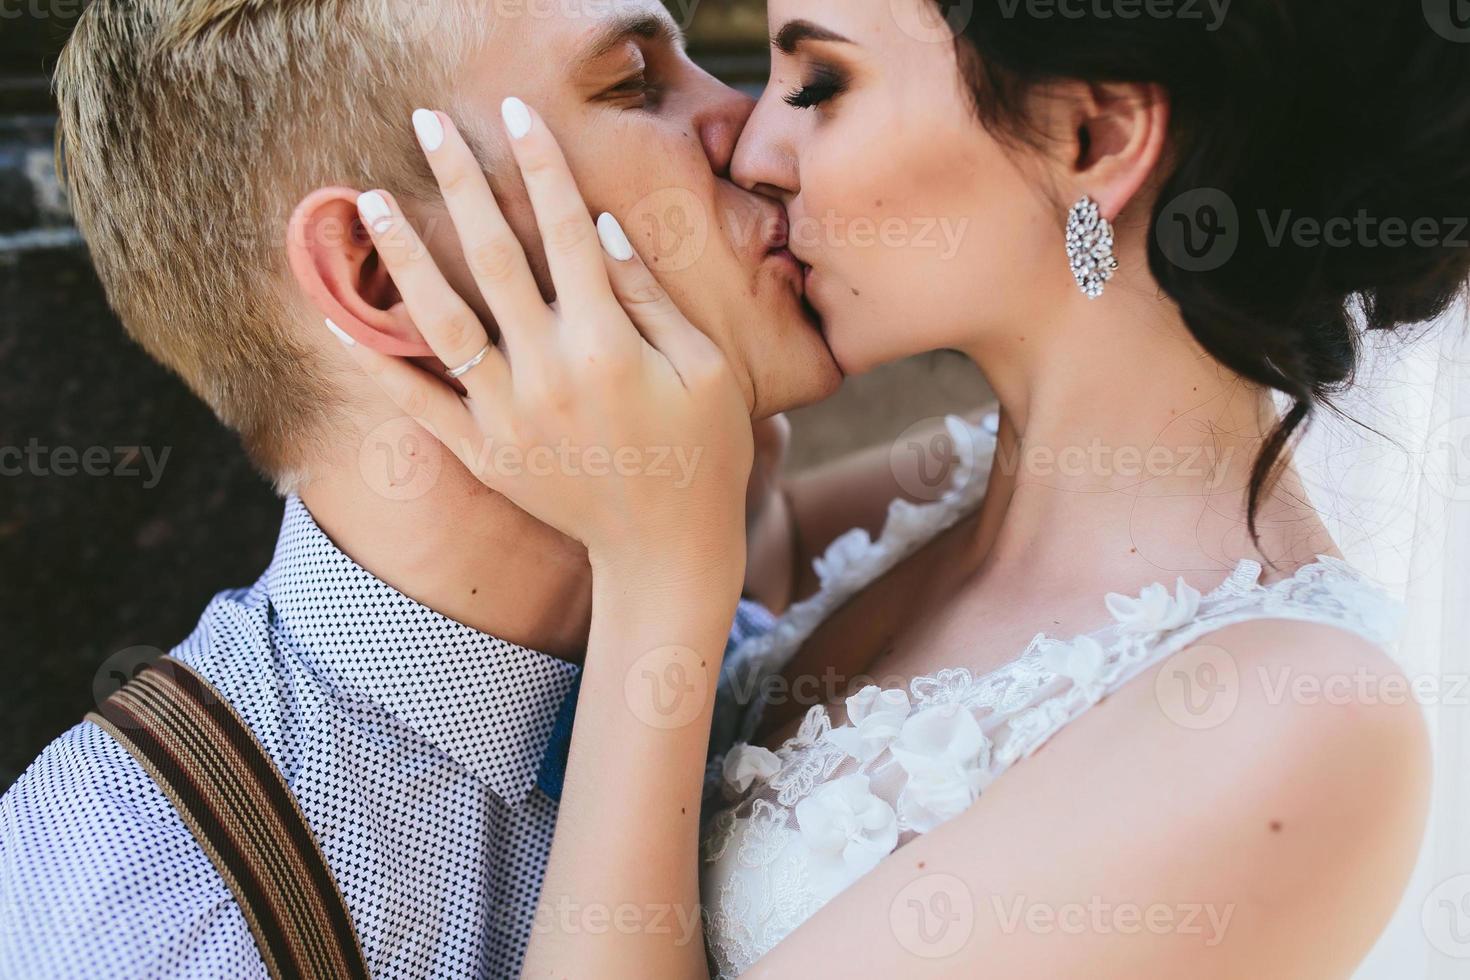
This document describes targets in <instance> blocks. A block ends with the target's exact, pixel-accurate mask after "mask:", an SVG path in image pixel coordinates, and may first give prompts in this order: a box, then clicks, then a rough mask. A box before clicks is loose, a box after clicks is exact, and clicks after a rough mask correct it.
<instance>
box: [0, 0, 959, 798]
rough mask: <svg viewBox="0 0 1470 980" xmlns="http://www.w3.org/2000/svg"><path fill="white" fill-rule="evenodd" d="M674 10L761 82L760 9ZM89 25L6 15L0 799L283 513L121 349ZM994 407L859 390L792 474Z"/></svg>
mask: <svg viewBox="0 0 1470 980" xmlns="http://www.w3.org/2000/svg"><path fill="white" fill-rule="evenodd" d="M669 6H670V8H671V9H672V10H673V11H674V13H675V15H676V17H678V18H679V19H680V20H681V22H683V23H684V25H685V26H686V27H687V28H688V29H689V30H690V34H691V39H692V43H691V50H692V51H693V53H694V54H695V56H696V57H697V58H698V59H699V60H700V61H701V62H703V63H704V64H706V65H707V66H708V67H709V68H710V69H711V70H712V71H714V72H715V73H717V74H719V75H720V76H721V77H724V78H727V79H729V80H730V81H732V82H733V83H735V84H740V85H743V86H746V87H756V86H759V84H760V83H761V82H762V81H763V80H764V77H765V71H766V67H767V61H766V56H765V47H766V45H765V30H766V26H765V12H764V4H763V3H762V2H748V0H703V2H700V0H669ZM84 7H85V3H84V2H83V0H11V2H10V3H8V4H4V5H0V623H3V624H4V625H5V627H6V629H7V635H8V636H9V641H8V642H7V643H6V644H5V645H4V647H3V648H0V666H3V668H4V681H3V683H0V791H3V790H4V788H5V787H7V786H9V785H10V783H11V782H12V781H14V779H15V778H16V777H17V776H19V775H20V773H21V772H22V771H23V770H24V768H25V766H26V765H27V764H28V763H29V762H30V760H31V759H32V758H33V757H34V756H35V755H36V754H37V753H38V752H39V751H40V750H41V749H42V748H43V747H44V746H45V745H46V743H47V742H49V741H50V740H51V739H53V738H55V737H56V736H57V735H58V734H60V733H61V732H62V731H64V730H65V729H66V728H68V727H70V726H71V725H72V724H75V723H76V722H77V721H78V720H80V719H81V717H82V716H83V715H84V714H85V713H86V712H87V711H88V710H90V708H91V707H92V706H93V704H94V697H95V695H94V693H93V691H94V682H96V681H97V679H98V678H99V677H101V678H102V679H103V680H104V681H105V680H106V678H107V677H108V675H109V674H110V672H111V670H110V668H111V666H112V665H113V664H116V663H118V662H119V661H125V662H129V663H131V662H134V661H135V660H136V658H137V657H139V656H140V655H144V656H146V655H148V651H149V649H151V650H154V651H166V650H168V649H169V648H170V647H172V646H173V645H174V644H176V643H177V642H178V641H179V640H181V639H183V637H184V636H185V635H186V634H187V633H188V632H189V631H190V630H191V629H192V628H193V626H194V623H195V622H196V620H197V618H198V616H199V613H200V611H201V610H202V609H203V607H204V606H205V604H206V603H207V602H208V601H209V599H210V597H211V596H212V595H214V594H215V593H216V592H219V591H221V590H223V589H226V588H233V587H238V586H244V585H248V584H250V583H251V582H252V581H254V579H255V578H256V577H257V576H258V575H259V573H260V571H261V570H262V569H263V568H264V567H265V565H266V563H267V562H268V561H269V559H270V555H271V551H272V547H273V545H274V543H275V534H276V527H277V523H278V521H279V518H280V511H281V504H280V501H279V500H278V499H277V498H276V497H275V495H274V493H273V492H272V491H271V489H270V488H269V487H268V486H267V485H266V484H265V483H264V482H263V481H262V480H261V479H260V478H259V477H258V476H256V475H255V474H254V473H253V472H252V470H251V469H250V467H249V466H248V464H247V463H246V462H245V459H244V457H243V455H242V454H241V452H240V451H239V447H238V444H237V443H236V441H235V439H234V437H233V436H232V435H231V434H230V433H228V432H227V431H225V430H224V429H223V428H221V427H220V426H219V424H218V423H217V422H216V421H215V420H214V418H213V417H212V416H211V415H210V414H209V412H208V411H207V410H206V409H205V408H203V407H202V406H201V405H200V404H199V403H198V402H196V401H195V400H194V398H193V397H192V396H191V395H190V394H189V393H188V392H187V391H186V390H185V389H184V387H183V386H182V385H181V384H180V383H179V382H178V381H177V380H176V379H175V378H173V377H172V376H171V375H169V374H168V373H167V372H165V371H164V370H162V369H161V368H159V367H158V366H157V365H155V364H154V363H153V362H152V361H150V360H149V359H148V358H147V357H146V356H145V355H144V354H143V353H142V352H141V351H140V350H138V349H137V348H136V347H134V346H133V345H132V343H131V342H130V341H129V340H128V339H127V337H126V335H125V334H124V333H123V331H122V328H121V327H120V326H119V325H118V324H117V322H116V321H115V320H114V318H113V317H112V315H111V314H110V312H109V311H108V309H107V304H106V301H105V299H104V298H103V296H102V293H101V290H100V288H99V286H98V285H97V282H96V280H95V278H94V276H93V273H92V270H91V264H90V262H89V260H88V258H87V255H86V251H85V249H84V248H83V247H82V245H81V242H80V240H79V239H78V237H77V235H76V232H75V231H74V230H73V229H72V228H71V226H70V223H69V220H68V217H67V212H66V206H65V199H64V194H63V193H62V191H61V189H60V187H59V185H58V182H57V180H56V173H55V166H54V151H53V139H54V137H53V132H54V122H55V120H54V112H53V109H52V105H51V102H50V97H49V91H48V80H47V76H48V72H49V69H50V67H51V66H52V65H53V64H54V61H55V56H56V52H57V51H59V50H60V48H61V46H62V44H64V43H65V39H66V37H67V35H68V33H69V32H70V30H71V27H72V25H73V24H74V23H75V22H76V18H77V16H79V14H80V12H81V10H82V9H84ZM119 111H126V109H125V107H120V108H119ZM983 392H984V389H983V385H982V383H981V382H980V380H979V378H978V376H977V375H976V374H975V373H974V371H973V370H972V369H971V368H970V367H969V365H968V364H967V363H964V362H962V361H961V360H960V359H958V358H944V357H934V358H926V359H921V360H919V361H915V362H909V363H906V364H904V365H899V366H896V367H894V368H892V369H888V370H885V371H883V372H878V373H875V374H874V375H871V376H868V377H865V378H862V379H858V380H857V381H855V382H853V383H852V384H850V385H849V387H848V389H847V390H846V391H845V392H844V393H843V395H842V396H840V397H839V398H837V399H834V400H833V401H832V402H829V403H828V404H827V405H824V406H819V407H818V408H815V409H810V410H807V411H805V412H801V413H797V414H796V415H794V416H793V422H794V425H795V429H796V441H795V445H794V447H793V457H794V459H793V463H794V465H796V466H798V467H801V466H808V465H812V464H814V463H817V462H820V461H822V460H825V459H828V458H831V457H832V456H835V455H839V454H841V453H843V452H845V451H848V450H850V449H852V448H857V447H858V446H862V445H871V444H876V443H878V442H881V441H884V440H887V439H892V438H893V437H894V436H896V435H897V434H898V433H899V432H901V431H902V430H903V429H904V428H906V427H907V426H908V425H909V424H910V423H911V422H913V421H915V420H917V419H921V418H926V417H929V416H933V415H936V414H940V413H942V412H944V411H947V410H952V409H959V408H967V407H970V406H973V405H975V404H978V403H979V401H980V400H981V398H982V397H983ZM84 463H85V464H86V465H85V467H84V465H83V464H84ZM89 474H90V475H89ZM139 648H143V649H142V650H141V651H140V649H139Z"/></svg>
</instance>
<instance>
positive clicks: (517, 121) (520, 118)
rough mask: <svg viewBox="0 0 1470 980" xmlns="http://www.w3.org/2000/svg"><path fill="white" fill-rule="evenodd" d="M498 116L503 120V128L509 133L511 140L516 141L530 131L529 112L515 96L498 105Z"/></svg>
mask: <svg viewBox="0 0 1470 980" xmlns="http://www.w3.org/2000/svg"><path fill="white" fill-rule="evenodd" d="M500 115H501V118H503V119H504V120H505V128H506V129H508V130H509V131H510V136H511V139H517V140H518V139H520V138H521V137H522V136H525V135H526V134H527V133H529V132H530V131H531V110H530V109H528V108H526V104H525V103H524V102H522V101H521V100H520V99H518V98H516V97H515V96H511V97H510V98H508V99H506V100H505V101H504V102H502V103H500Z"/></svg>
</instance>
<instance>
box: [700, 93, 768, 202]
mask: <svg viewBox="0 0 1470 980" xmlns="http://www.w3.org/2000/svg"><path fill="white" fill-rule="evenodd" d="M707 88H708V95H707V98H705V99H704V100H702V102H703V104H702V105H701V107H700V109H699V111H698V112H696V113H695V117H694V125H695V127H696V128H697V131H698V132H699V142H700V144H701V145H702V146H703V147H704V155H705V156H706V157H707V158H708V159H709V165H710V169H711V170H713V171H714V172H715V173H716V174H717V175H719V176H720V177H729V176H730V165H731V163H732V162H733V161H734V159H735V146H736V144H738V143H739V142H740V133H741V131H743V130H744V129H745V123H746V121H747V120H749V119H750V114H751V112H752V111H753V110H754V109H755V100H754V99H752V98H751V97H750V96H748V95H744V94H742V93H740V92H737V91H736V90H735V89H733V88H730V87H729V86H728V85H725V84H724V83H722V82H719V81H716V80H715V79H714V78H708V85H707Z"/></svg>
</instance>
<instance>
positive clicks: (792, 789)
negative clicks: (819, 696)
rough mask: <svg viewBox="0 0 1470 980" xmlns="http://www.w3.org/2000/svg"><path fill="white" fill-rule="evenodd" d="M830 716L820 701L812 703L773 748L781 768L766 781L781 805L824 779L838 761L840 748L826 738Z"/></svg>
mask: <svg viewBox="0 0 1470 980" xmlns="http://www.w3.org/2000/svg"><path fill="white" fill-rule="evenodd" d="M831 731H832V719H831V718H830V717H829V716H828V714H827V708H826V706H824V705H820V704H819V705H815V706H813V707H812V709H811V710H810V711H808V712H807V713H806V717H805V718H803V719H802V722H801V728H799V729H797V732H796V735H795V736H793V737H792V738H790V739H788V740H787V741H786V744H785V745H783V746H781V748H779V749H778V750H776V756H777V757H778V758H779V759H780V760H781V770H780V771H779V772H778V773H776V775H774V776H772V777H771V779H770V782H769V784H768V785H769V786H770V787H771V789H773V790H775V791H776V799H777V801H778V802H780V804H781V805H782V806H788V807H789V806H795V805H796V801H797V800H800V799H802V798H803V797H806V796H809V795H810V794H811V792H812V790H813V789H815V788H816V786H817V785H818V784H819V783H822V782H824V781H825V780H827V779H828V778H829V777H830V776H831V775H832V773H833V772H835V771H836V769H837V766H838V764H839V763H840V762H841V761H842V757H843V752H842V750H841V749H839V748H838V747H837V746H835V745H832V744H831V743H830V742H828V741H827V735H828V733H830V732H831Z"/></svg>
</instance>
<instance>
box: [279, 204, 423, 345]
mask: <svg viewBox="0 0 1470 980" xmlns="http://www.w3.org/2000/svg"><path fill="white" fill-rule="evenodd" d="M357 196H358V192H357V191H354V190H351V189H349V188H345V187H323V188H322V189H320V190H316V191H313V192H312V193H310V194H308V195H307V196H306V198H305V199H304V200H303V201H302V202H301V203H300V204H299V205H297V207H296V211H295V212H294V213H293V214H292V215H291V224H290V228H289V230H288V233H287V240H286V250H287V254H288V256H289V259H290V263H291V272H292V274H293V275H294V276H295V278H296V284H297V285H298V286H299V287H300V288H301V292H302V293H303V294H304V295H305V296H306V298H307V300H308V301H309V302H310V303H311V304H312V305H313V306H314V307H316V309H317V311H318V312H319V313H321V315H322V316H324V317H326V318H327V319H329V320H331V321H332V322H333V323H335V324H336V325H337V326H339V327H341V328H342V329H343V330H344V331H345V332H346V333H347V334H348V335H350V336H351V337H352V339H353V340H355V341H357V342H358V343H359V344H362V345H363V346H364V347H369V348H371V349H373V350H375V351H378V352H379V353H382V354H388V355H390V356H392V357H432V356H433V354H434V352H433V350H432V349H430V347H429V345H428V344H427V343H425V342H424V339H423V337H422V336H421V335H420V334H419V331H418V328H417V327H415V326H414V324H413V321H412V320H411V319H410V318H409V316H408V311H407V309H406V308H405V307H404V305H403V301H402V298H401V297H400V296H399V294H398V287H397V286H395V285H394V283H393V279H392V277H391V276H389V275H388V270H387V269H386V268H384V267H383V263H382V261H381V260H380V259H379V258H378V253H377V250H376V249H375V248H374V247H373V242H372V239H371V238H370V237H369V236H368V233H367V230H366V229H365V228H363V226H362V222H361V220H360V219H359V217H358V213H357Z"/></svg>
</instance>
